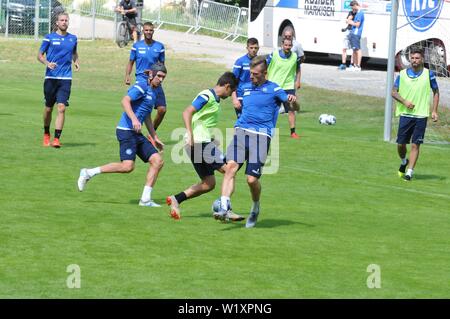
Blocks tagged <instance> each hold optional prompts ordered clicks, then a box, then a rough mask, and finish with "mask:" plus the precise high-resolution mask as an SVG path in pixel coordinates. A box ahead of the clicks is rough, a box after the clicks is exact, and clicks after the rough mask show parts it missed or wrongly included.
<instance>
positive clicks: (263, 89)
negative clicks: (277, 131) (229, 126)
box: [234, 81, 287, 137]
mask: <svg viewBox="0 0 450 319" xmlns="http://www.w3.org/2000/svg"><path fill="white" fill-rule="evenodd" d="M243 91H244V93H243V101H244V103H243V108H242V114H241V116H240V117H239V118H238V120H237V121H236V124H235V125H234V127H239V128H242V129H244V130H247V131H250V132H254V133H257V134H264V135H267V136H269V137H272V136H273V134H274V128H275V126H276V125H277V119H278V111H279V108H280V104H281V103H282V102H286V101H287V94H286V92H285V91H284V90H283V89H282V88H280V87H279V86H278V84H276V83H274V82H271V81H266V82H264V83H263V84H262V85H260V86H255V85H253V84H252V83H249V84H246V85H244V87H243Z"/></svg>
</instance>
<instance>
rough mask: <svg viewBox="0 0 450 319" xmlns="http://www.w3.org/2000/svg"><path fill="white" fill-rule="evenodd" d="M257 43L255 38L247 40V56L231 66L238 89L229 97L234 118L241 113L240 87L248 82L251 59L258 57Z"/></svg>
mask: <svg viewBox="0 0 450 319" xmlns="http://www.w3.org/2000/svg"><path fill="white" fill-rule="evenodd" d="M258 51H259V43H258V40H257V39H256V38H250V39H248V40H247V54H246V55H244V56H242V57H240V58H239V59H237V60H236V62H235V63H234V66H233V74H234V75H235V76H236V78H237V79H238V81H239V82H238V87H237V90H236V91H235V92H233V94H232V95H231V97H232V100H233V101H232V102H233V106H234V110H235V111H236V116H237V117H239V116H240V115H241V113H242V93H243V92H242V86H243V85H244V84H247V83H251V81H250V63H251V62H252V60H253V58H254V57H256V56H257V55H258Z"/></svg>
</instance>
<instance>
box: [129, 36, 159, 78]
mask: <svg viewBox="0 0 450 319" xmlns="http://www.w3.org/2000/svg"><path fill="white" fill-rule="evenodd" d="M165 59H166V58H165V49H164V44H162V43H161V42H158V41H153V42H152V44H150V45H147V43H145V40H141V41H138V42H136V43H135V44H133V47H132V48H131V51H130V61H134V62H136V73H135V74H136V82H139V83H140V82H142V81H144V82H147V79H148V76H147V74H145V73H144V71H145V70H148V69H150V67H151V66H152V65H153V64H155V63H157V62H161V63H164V61H165Z"/></svg>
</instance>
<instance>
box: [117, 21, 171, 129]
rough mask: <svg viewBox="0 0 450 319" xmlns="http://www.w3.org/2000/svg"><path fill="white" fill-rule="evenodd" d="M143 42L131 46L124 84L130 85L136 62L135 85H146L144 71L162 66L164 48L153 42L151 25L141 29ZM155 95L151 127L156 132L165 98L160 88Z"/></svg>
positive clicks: (161, 116) (161, 117)
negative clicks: (154, 112) (154, 113)
mask: <svg viewBox="0 0 450 319" xmlns="http://www.w3.org/2000/svg"><path fill="white" fill-rule="evenodd" d="M143 32H144V40H141V41H138V42H136V43H135V44H133V47H132V48H131V51H130V59H129V61H128V64H127V67H126V70H125V84H126V85H130V83H131V76H130V75H131V71H132V70H133V64H134V63H135V62H136V72H135V75H136V83H142V82H145V83H147V79H148V76H147V74H145V72H144V71H145V70H147V69H150V67H151V66H152V65H154V64H156V63H162V64H164V62H165V60H166V58H165V48H164V45H163V44H162V43H161V42H158V41H155V40H153V33H154V32H155V29H154V26H153V23H151V22H146V23H144V27H143ZM154 92H155V94H156V101H155V109H157V111H158V112H157V114H156V117H155V119H154V121H153V127H154V129H155V130H156V129H157V128H158V126H159V125H160V124H161V122H162V120H163V118H164V115H165V114H166V106H167V105H166V104H167V103H166V96H165V94H164V90H163V88H162V86H159V87H157V88H156V89H155V90H154Z"/></svg>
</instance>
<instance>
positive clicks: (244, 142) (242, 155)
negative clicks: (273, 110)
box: [226, 128, 270, 178]
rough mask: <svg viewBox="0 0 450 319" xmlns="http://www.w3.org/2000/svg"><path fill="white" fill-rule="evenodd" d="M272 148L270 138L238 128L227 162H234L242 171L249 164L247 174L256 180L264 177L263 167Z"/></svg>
mask: <svg viewBox="0 0 450 319" xmlns="http://www.w3.org/2000/svg"><path fill="white" fill-rule="evenodd" d="M269 148H270V137H269V136H267V135H263V134H256V133H252V132H249V131H244V130H243V129H240V128H236V130H235V133H234V136H233V140H232V141H231V143H230V145H228V148H227V155H226V160H227V161H228V160H233V161H235V162H236V163H238V164H239V169H241V167H242V165H244V162H247V166H246V168H245V174H246V175H250V176H253V177H256V178H260V177H261V175H262V167H263V166H264V163H265V162H266V159H267V154H268V153H269Z"/></svg>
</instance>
